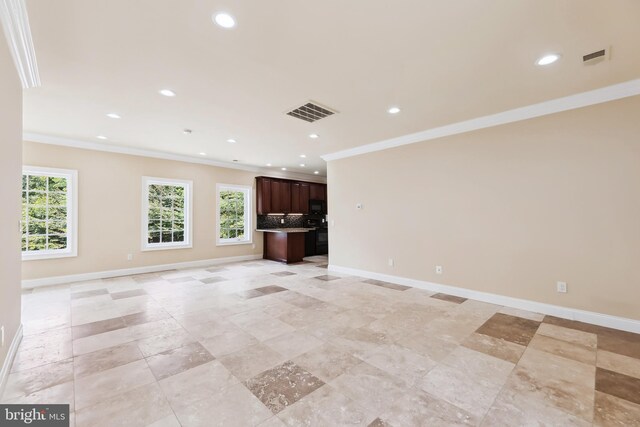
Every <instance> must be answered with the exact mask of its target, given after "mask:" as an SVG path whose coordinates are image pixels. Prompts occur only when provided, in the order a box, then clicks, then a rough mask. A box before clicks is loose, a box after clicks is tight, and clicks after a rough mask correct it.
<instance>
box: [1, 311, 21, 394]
mask: <svg viewBox="0 0 640 427" xmlns="http://www.w3.org/2000/svg"><path fill="white" fill-rule="evenodd" d="M20 342H22V323H21V324H20V326H19V327H18V330H17V331H16V333H15V335H14V336H13V339H12V340H11V345H10V346H9V351H8V352H7V357H5V359H4V363H3V364H2V370H0V401H2V394H3V393H4V388H5V387H6V385H7V380H8V379H9V373H10V372H11V366H13V360H14V359H15V358H16V354H18V347H20Z"/></svg>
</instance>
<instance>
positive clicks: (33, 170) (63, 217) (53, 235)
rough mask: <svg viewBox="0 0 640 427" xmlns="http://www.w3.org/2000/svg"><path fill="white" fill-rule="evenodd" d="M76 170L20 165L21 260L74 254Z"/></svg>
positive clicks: (75, 253) (75, 252)
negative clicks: (21, 166)
mask: <svg viewBox="0 0 640 427" xmlns="http://www.w3.org/2000/svg"><path fill="white" fill-rule="evenodd" d="M77 176H78V172H77V171H74V170H67V169H54V168H43V167H35V166H25V167H23V168H22V219H21V221H20V225H21V230H22V259H23V260H25V261H27V260H34V259H44V258H59V257H69V256H76V255H77V232H76V229H77V226H76V225H77V200H76V188H77V183H76V181H77Z"/></svg>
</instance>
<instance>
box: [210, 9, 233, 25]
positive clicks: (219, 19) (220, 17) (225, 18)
mask: <svg viewBox="0 0 640 427" xmlns="http://www.w3.org/2000/svg"><path fill="white" fill-rule="evenodd" d="M213 22H215V23H216V24H218V25H220V26H221V27H222V28H233V27H235V26H236V20H235V19H233V16H231V15H229V14H228V13H222V12H221V13H216V14H215V15H213Z"/></svg>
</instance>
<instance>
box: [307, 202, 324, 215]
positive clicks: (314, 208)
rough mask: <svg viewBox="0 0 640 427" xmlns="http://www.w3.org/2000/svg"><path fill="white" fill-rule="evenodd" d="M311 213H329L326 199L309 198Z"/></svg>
mask: <svg viewBox="0 0 640 427" xmlns="http://www.w3.org/2000/svg"><path fill="white" fill-rule="evenodd" d="M309 213H310V214H311V215H323V214H326V213H327V203H326V202H325V201H324V200H309Z"/></svg>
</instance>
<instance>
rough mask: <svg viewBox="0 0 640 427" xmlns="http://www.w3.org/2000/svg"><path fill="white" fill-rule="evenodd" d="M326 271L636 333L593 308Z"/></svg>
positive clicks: (637, 326)
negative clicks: (582, 308) (562, 305)
mask: <svg viewBox="0 0 640 427" xmlns="http://www.w3.org/2000/svg"><path fill="white" fill-rule="evenodd" d="M328 270H329V271H334V272H336V273H342V274H348V275H351V276H360V277H366V278H367V279H376V280H382V281H385V282H390V283H396V284H398V285H404V286H411V287H413V288H418V289H424V290H427V291H432V292H442V293H445V294H449V295H455V296H458V297H463V298H469V299H473V300H477V301H483V302H488V303H491V304H496V305H502V306H506V307H513V308H518V309H521V310H527V311H532V312H535V313H542V314H548V315H551V316H556V317H562V318H564V319H570V320H578V321H580V322H586V323H591V324H594V325H599V326H605V327H608V328H614V329H620V330H623V331H629V332H634V333H640V320H634V319H628V318H624V317H618V316H611V315H608V314H602V313H596V312H593V311H586V310H580V309H577V308H570V307H561V306H558V305H552V304H546V303H542V302H537V301H530V300H525V299H520V298H513V297H508V296H505V295H498V294H492V293H489V292H481V291H474V290H472V289H466V288H459V287H456V286H450V285H442V284H439V283H433V282H426V281H423V280H417V279H409V278H406V277H400V276H392V275H389V274H382V273H376V272H373V271H367V270H359V269H356V268H350V267H342V266H339V265H335V264H330V265H329V266H328Z"/></svg>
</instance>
